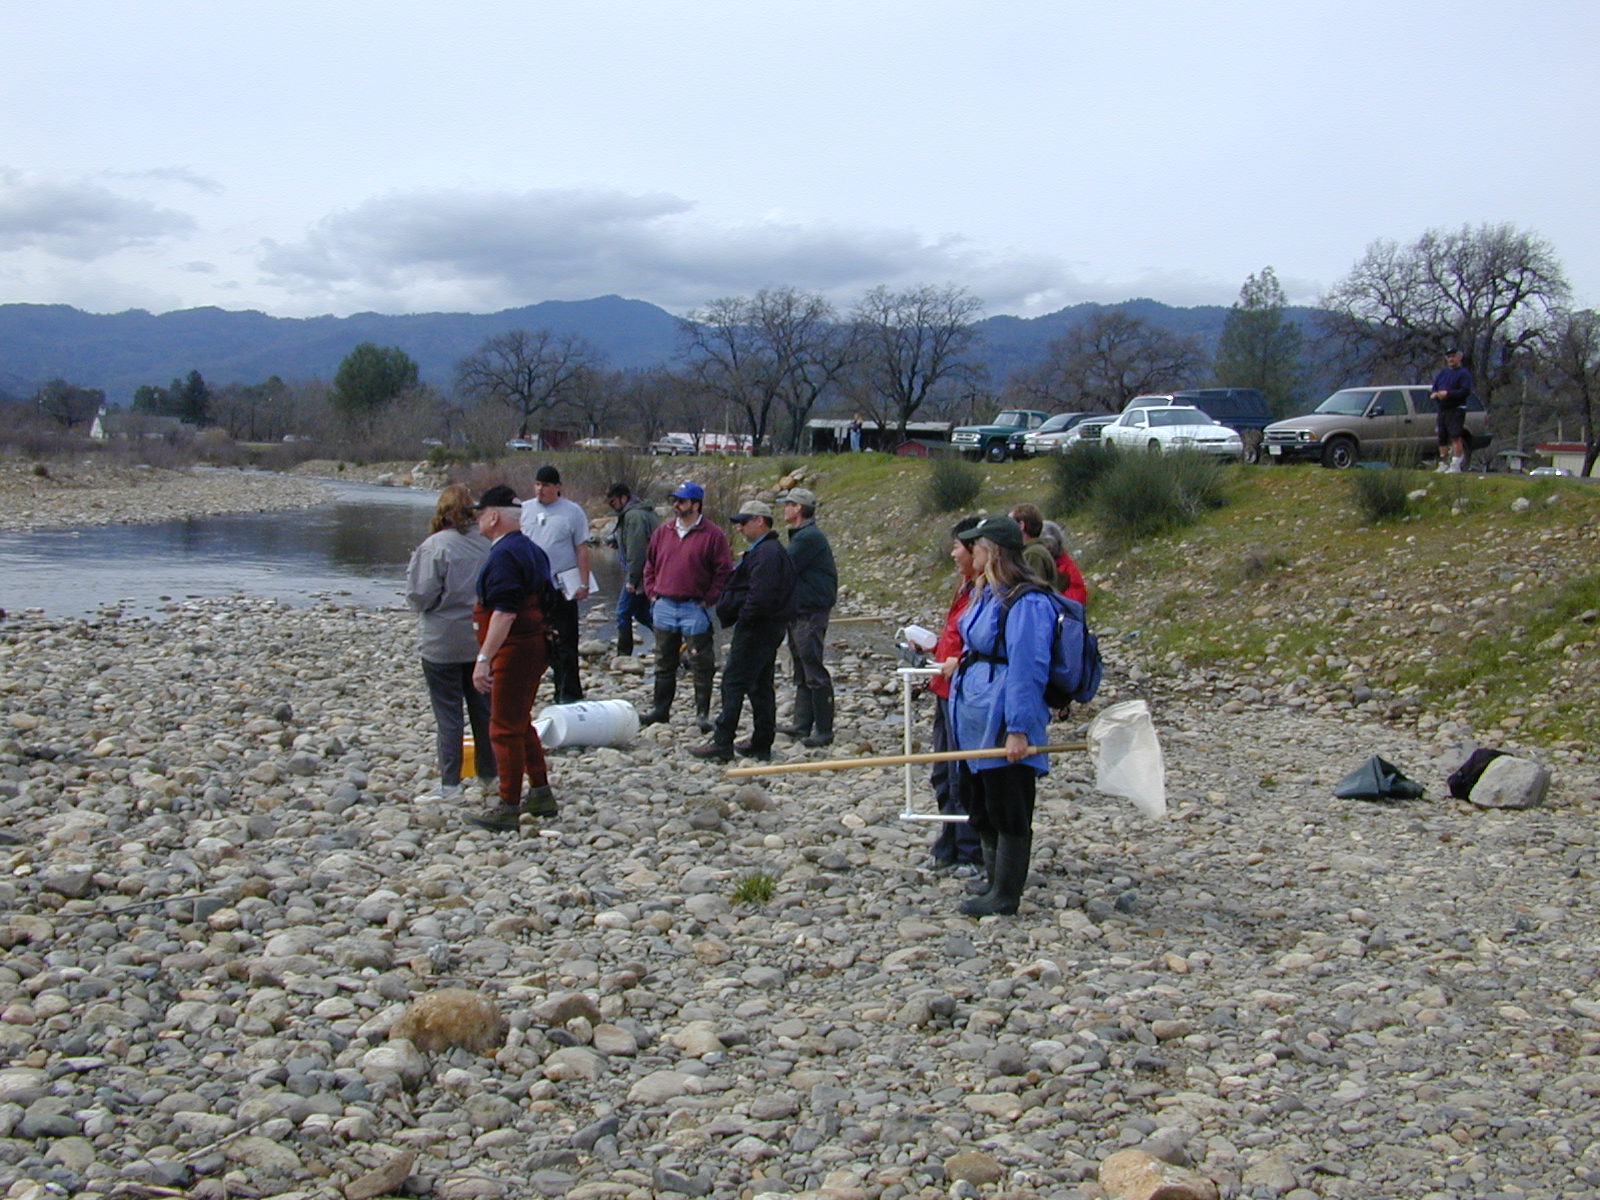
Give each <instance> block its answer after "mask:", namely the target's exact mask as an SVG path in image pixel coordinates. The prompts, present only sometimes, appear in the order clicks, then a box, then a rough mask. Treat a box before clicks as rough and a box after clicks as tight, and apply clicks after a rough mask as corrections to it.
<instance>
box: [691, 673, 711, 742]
mask: <svg viewBox="0 0 1600 1200" xmlns="http://www.w3.org/2000/svg"><path fill="white" fill-rule="evenodd" d="M694 719H695V720H696V721H697V722H699V725H700V732H701V733H710V732H711V680H709V679H702V678H700V676H699V675H698V674H697V675H696V676H695V677H694Z"/></svg>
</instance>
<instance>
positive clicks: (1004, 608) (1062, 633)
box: [973, 585, 1105, 709]
mask: <svg viewBox="0 0 1600 1200" xmlns="http://www.w3.org/2000/svg"><path fill="white" fill-rule="evenodd" d="M1029 592H1038V593H1039V594H1040V595H1041V596H1044V597H1046V598H1047V599H1049V601H1050V603H1051V604H1052V605H1054V606H1055V610H1056V620H1055V626H1054V629H1055V632H1054V636H1053V637H1052V638H1051V639H1050V674H1049V675H1048V676H1047V677H1046V679H1045V684H1044V703H1045V707H1047V708H1058V709H1059V708H1066V707H1067V705H1069V704H1072V703H1078V704H1085V703H1087V702H1088V701H1090V700H1093V699H1094V694H1095V693H1096V692H1098V691H1099V690H1100V677H1101V676H1102V675H1103V674H1104V673H1105V665H1104V663H1103V662H1102V661H1101V659H1100V641H1099V639H1098V638H1096V637H1095V636H1094V634H1092V633H1090V632H1089V622H1088V620H1087V618H1086V617H1085V616H1084V612H1083V605H1081V604H1079V603H1078V602H1077V601H1076V600H1069V599H1068V598H1067V597H1065V596H1063V595H1062V594H1061V593H1060V592H1057V591H1053V590H1052V589H1050V588H1047V587H1040V586H1033V587H1030V586H1027V585H1023V586H1021V587H1017V588H1013V589H1012V591H1011V594H1010V595H1008V596H1007V597H1006V598H1005V600H1004V601H1003V602H1002V603H1001V605H1000V625H999V628H998V629H997V630H996V631H995V639H994V644H995V646H996V647H997V648H998V649H999V650H1000V653H998V654H976V653H975V654H973V657H974V658H976V659H978V660H980V661H984V662H1002V663H1003V662H1005V661H1006V656H1005V652H1004V651H1005V644H1006V617H1007V616H1008V615H1010V612H1011V606H1012V605H1013V604H1014V603H1016V601H1017V598H1018V597H1019V596H1024V595H1026V594H1027V593H1029Z"/></svg>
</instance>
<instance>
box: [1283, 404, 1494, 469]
mask: <svg viewBox="0 0 1600 1200" xmlns="http://www.w3.org/2000/svg"><path fill="white" fill-rule="evenodd" d="M1438 414H1439V406H1438V405H1437V404H1436V403H1435V402H1434V400H1433V398H1432V392H1431V389H1429V388H1428V387H1427V385H1425V384H1404V385H1389V386H1386V387H1353V388H1341V389H1340V390H1339V391H1337V392H1335V393H1334V394H1333V395H1331V396H1329V397H1328V398H1327V399H1326V400H1324V401H1323V402H1322V403H1321V404H1319V405H1317V407H1316V408H1315V409H1314V410H1313V411H1311V412H1309V413H1306V414H1305V415H1304V416H1300V417H1289V418H1288V419H1287V420H1283V421H1274V422H1273V423H1272V424H1271V425H1268V426H1267V428H1266V431H1265V432H1264V433H1263V434H1262V442H1261V449H1262V450H1263V451H1264V452H1265V457H1266V458H1267V459H1268V460H1269V461H1271V462H1296V461H1301V460H1306V459H1310V460H1314V461H1316V462H1320V463H1321V464H1322V465H1323V466H1325V467H1335V468H1338V469H1343V468H1346V467H1353V466H1355V465H1356V464H1357V463H1358V462H1361V461H1362V460H1363V459H1382V460H1386V461H1392V462H1399V461H1401V460H1403V459H1409V460H1416V459H1423V458H1431V457H1432V456H1433V455H1435V454H1437V453H1438V433H1437V430H1436V423H1437V421H1438ZM1467 440H1468V442H1469V447H1468V453H1469V455H1470V453H1471V452H1472V451H1474V450H1483V449H1486V448H1487V447H1488V445H1489V443H1490V441H1491V440H1493V434H1492V433H1491V432H1490V429H1489V413H1488V411H1487V410H1485V408H1484V407H1483V401H1481V400H1479V399H1478V398H1477V397H1476V396H1469V397H1468V398H1467Z"/></svg>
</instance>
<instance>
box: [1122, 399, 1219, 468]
mask: <svg viewBox="0 0 1600 1200" xmlns="http://www.w3.org/2000/svg"><path fill="white" fill-rule="evenodd" d="M1100 436H1101V438H1102V439H1103V440H1104V441H1105V442H1106V444H1107V445H1111V446H1116V447H1117V448H1118V449H1119V450H1148V451H1150V452H1152V453H1156V454H1171V453H1173V452H1175V451H1178V450H1199V451H1201V452H1202V453H1205V454H1214V455H1216V456H1217V457H1219V458H1233V459H1240V458H1243V457H1244V439H1243V438H1242V437H1240V436H1239V431H1238V430H1236V429H1229V428H1228V427H1227V426H1226V425H1221V424H1218V423H1217V422H1216V421H1213V420H1212V419H1211V418H1210V417H1208V416H1207V415H1206V414H1205V413H1203V412H1201V411H1200V410H1199V409H1198V408H1173V407H1170V406H1161V407H1157V406H1151V407H1148V408H1129V409H1124V410H1123V412H1122V414H1121V415H1120V416H1118V417H1117V418H1116V420H1114V421H1112V422H1111V423H1110V424H1109V425H1107V426H1106V427H1105V429H1104V430H1103V431H1102V432H1101V434H1100Z"/></svg>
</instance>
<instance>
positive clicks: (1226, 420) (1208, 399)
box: [1122, 387, 1272, 463]
mask: <svg viewBox="0 0 1600 1200" xmlns="http://www.w3.org/2000/svg"><path fill="white" fill-rule="evenodd" d="M1168 405H1178V406H1185V407H1188V408H1198V409H1199V410H1200V411H1201V412H1203V413H1205V414H1206V416H1208V417H1210V418H1211V419H1212V420H1213V421H1216V422H1217V423H1218V424H1220V425H1226V426H1227V427H1228V428H1229V429H1236V430H1238V431H1239V436H1240V437H1241V438H1242V439H1243V440H1244V459H1245V461H1246V462H1252V463H1253V462H1257V461H1259V459H1260V457H1261V441H1262V432H1263V431H1264V430H1265V429H1266V427H1267V426H1268V425H1270V424H1272V409H1270V408H1269V407H1267V398H1266V397H1265V396H1264V395H1262V394H1261V392H1260V390H1259V389H1257V388H1235V387H1216V388H1185V389H1183V390H1182V391H1176V392H1152V393H1148V394H1146V395H1142V396H1135V397H1134V398H1133V399H1132V400H1129V401H1128V402H1127V403H1126V404H1124V405H1123V406H1122V410H1123V411H1124V412H1126V411H1127V410H1128V409H1130V408H1149V407H1158V406H1168Z"/></svg>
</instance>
